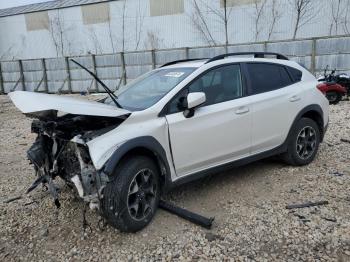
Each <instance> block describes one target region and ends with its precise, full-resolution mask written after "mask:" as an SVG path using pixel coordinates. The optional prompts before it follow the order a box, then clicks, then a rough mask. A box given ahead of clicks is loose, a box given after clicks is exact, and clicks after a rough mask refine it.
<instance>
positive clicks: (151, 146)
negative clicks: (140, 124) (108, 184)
mask: <svg viewBox="0 0 350 262" xmlns="http://www.w3.org/2000/svg"><path fill="white" fill-rule="evenodd" d="M137 148H144V149H147V150H149V151H151V152H152V153H153V154H154V155H155V156H156V157H157V159H158V160H159V161H161V164H162V165H163V166H164V168H165V176H166V180H167V177H168V176H170V167H169V163H168V160H167V155H166V152H165V150H164V148H163V146H162V145H161V144H160V143H159V142H158V140H157V139H155V138H154V137H152V136H140V137H136V138H132V139H130V140H128V141H126V142H125V143H123V144H122V145H121V146H120V147H118V148H117V149H116V150H115V151H114V153H113V154H112V156H111V157H110V158H109V160H108V161H107V163H106V164H105V166H104V168H103V172H104V173H105V174H106V175H108V176H111V175H112V174H113V172H114V170H115V168H116V167H117V165H118V164H119V162H120V160H121V159H122V158H123V157H124V156H125V155H126V154H127V153H128V152H130V151H131V150H133V149H137ZM157 164H159V163H157ZM160 168H161V167H160Z"/></svg>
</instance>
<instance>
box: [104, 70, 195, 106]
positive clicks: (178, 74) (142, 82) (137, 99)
mask: <svg viewBox="0 0 350 262" xmlns="http://www.w3.org/2000/svg"><path fill="white" fill-rule="evenodd" d="M194 70H195V68H190V67H186V68H172V69H158V70H155V71H151V72H149V73H147V74H145V75H143V76H141V77H139V78H138V79H136V80H135V81H133V82H131V83H130V84H127V85H126V86H124V87H123V88H122V89H120V90H118V91H117V92H116V95H117V96H118V99H117V101H118V103H119V104H120V105H121V106H122V107H123V108H125V109H128V110H131V111H139V110H144V109H146V108H148V107H150V106H152V105H154V104H156V103H157V102H158V101H159V100H160V99H162V98H163V97H164V96H165V95H166V94H167V93H168V92H169V91H171V90H172V89H173V88H174V87H175V86H177V85H178V84H179V83H180V82H181V81H183V80H184V79H185V78H186V77H187V76H189V75H190V74H191V73H192V72H193V71H194ZM105 103H110V104H111V100H110V99H109V98H108V99H106V102H105Z"/></svg>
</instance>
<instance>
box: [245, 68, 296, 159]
mask: <svg viewBox="0 0 350 262" xmlns="http://www.w3.org/2000/svg"><path fill="white" fill-rule="evenodd" d="M288 68H289V67H286V66H284V65H280V64H273V63H246V64H245V72H246V73H247V74H248V79H249V82H248V86H249V95H250V97H251V99H252V106H251V114H252V148H251V153H252V154H257V153H260V152H263V151H267V150H270V149H273V148H275V147H277V146H279V145H281V144H282V143H283V142H284V140H285V139H286V137H287V134H288V132H289V129H290V127H291V124H292V122H293V121H294V118H295V116H296V115H297V114H298V112H300V110H301V108H302V99H303V97H302V96H301V92H302V86H301V85H300V84H299V83H298V80H296V79H295V77H294V76H293V75H292V74H291V73H290V72H294V73H295V70H296V69H291V70H289V69H288ZM296 71H299V70H296ZM299 72H300V71H299ZM300 73H301V72H300ZM299 79H301V76H300V78H299ZM296 82H297V83H296Z"/></svg>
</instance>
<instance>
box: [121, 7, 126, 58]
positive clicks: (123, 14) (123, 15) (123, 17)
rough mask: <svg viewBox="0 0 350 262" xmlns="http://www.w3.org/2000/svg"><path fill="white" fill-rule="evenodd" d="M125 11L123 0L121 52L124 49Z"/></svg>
mask: <svg viewBox="0 0 350 262" xmlns="http://www.w3.org/2000/svg"><path fill="white" fill-rule="evenodd" d="M125 11H126V0H123V8H122V12H123V13H122V52H124V51H125Z"/></svg>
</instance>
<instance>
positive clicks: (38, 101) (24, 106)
mask: <svg viewBox="0 0 350 262" xmlns="http://www.w3.org/2000/svg"><path fill="white" fill-rule="evenodd" d="M8 95H9V97H10V98H11V100H12V102H13V103H14V104H15V106H16V107H17V108H18V109H19V110H21V111H22V113H25V114H31V115H35V113H36V112H37V113H42V112H45V111H50V110H57V111H61V112H64V113H68V114H74V115H90V116H106V117H118V116H122V115H126V114H129V113H130V111H128V110H125V109H121V108H117V107H116V106H112V105H107V104H103V103H99V102H95V101H88V100H83V99H79V98H74V97H67V96H59V95H51V94H42V93H34V92H28V91H14V92H11V93H9V94H8Z"/></svg>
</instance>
